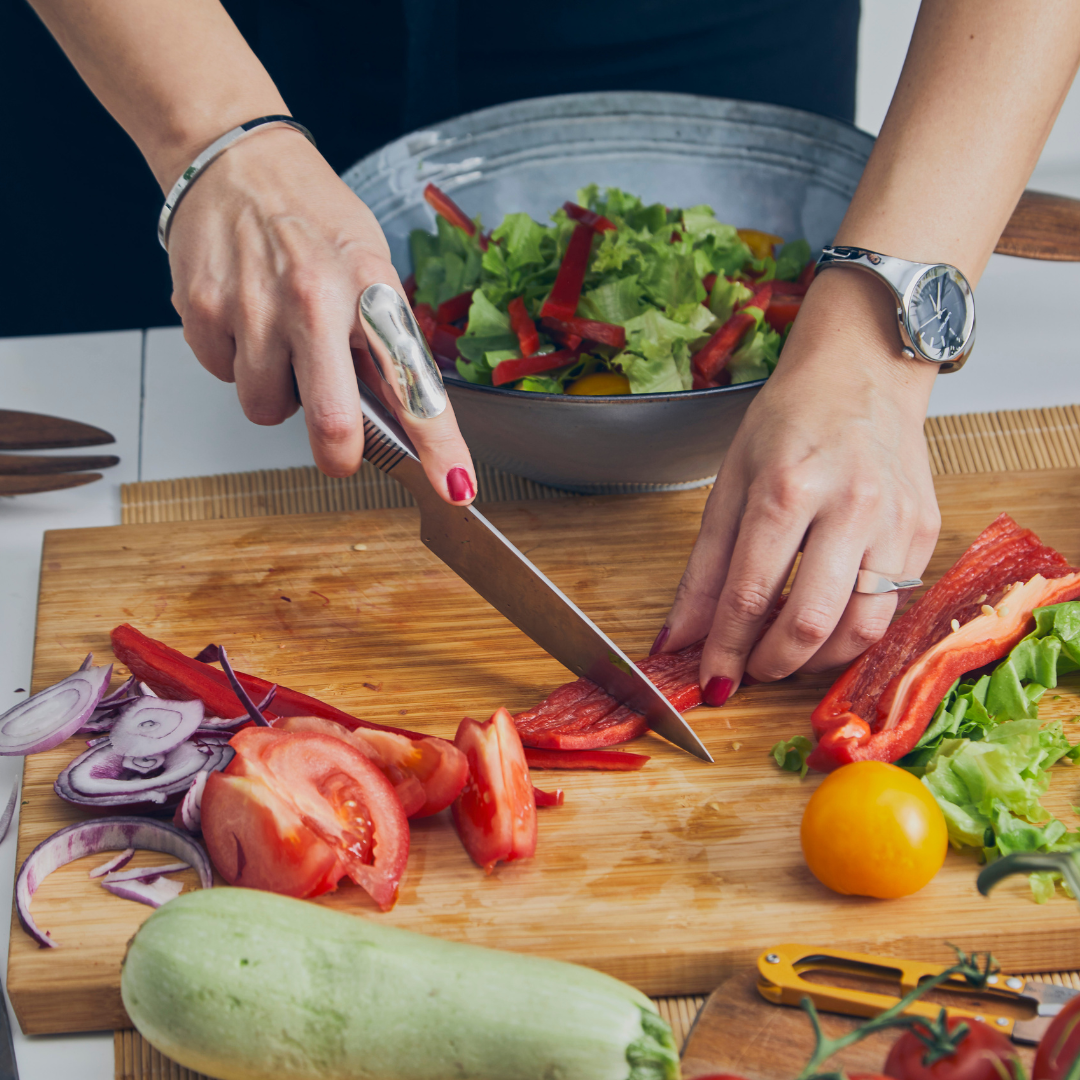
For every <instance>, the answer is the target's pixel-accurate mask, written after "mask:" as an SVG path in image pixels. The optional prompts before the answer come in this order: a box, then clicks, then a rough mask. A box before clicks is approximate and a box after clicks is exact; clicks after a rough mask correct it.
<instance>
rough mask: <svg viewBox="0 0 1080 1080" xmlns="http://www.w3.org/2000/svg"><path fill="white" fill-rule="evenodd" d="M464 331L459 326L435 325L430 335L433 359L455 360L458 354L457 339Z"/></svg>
mask: <svg viewBox="0 0 1080 1080" xmlns="http://www.w3.org/2000/svg"><path fill="white" fill-rule="evenodd" d="M464 333H465V331H464V330H462V329H461V327H460V326H443V325H439V326H436V327H435V333H434V334H432V336H431V353H432V355H433V356H434V357H435V359H436V360H449V361H454V360H456V359H457V358H458V356H459V353H458V347H457V339H458V338H459V337H461V335H462V334H464Z"/></svg>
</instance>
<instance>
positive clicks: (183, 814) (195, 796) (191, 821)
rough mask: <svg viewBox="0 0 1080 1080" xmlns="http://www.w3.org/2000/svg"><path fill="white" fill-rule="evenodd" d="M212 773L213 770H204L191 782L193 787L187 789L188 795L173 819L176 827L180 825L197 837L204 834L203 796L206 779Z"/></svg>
mask: <svg viewBox="0 0 1080 1080" xmlns="http://www.w3.org/2000/svg"><path fill="white" fill-rule="evenodd" d="M212 771H213V770H212V769H203V771H202V772H201V773H199V774H198V775H197V776H196V777H195V779H194V780H192V781H191V787H189V788H188V789H187V794H186V795H185V796H184V798H183V800H182V801H181V803H180V805H179V806H178V807H177V808H176V815H175V817H173V824H174V825H179V826H180V828H182V829H187V831H188V832H189V833H193V834H194V835H196V836H198V834H199V833H200V832H202V796H203V791H204V790H205V788H206V778H207V777H208V776H209V775H210V773H211V772H212Z"/></svg>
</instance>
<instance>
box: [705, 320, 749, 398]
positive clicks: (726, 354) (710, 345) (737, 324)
mask: <svg viewBox="0 0 1080 1080" xmlns="http://www.w3.org/2000/svg"><path fill="white" fill-rule="evenodd" d="M756 323H757V319H756V318H755V317H754V316H753V315H751V314H749V313H748V312H746V311H736V312H734V314H732V316H731V318H730V319H728V321H727V322H726V323H724V325H723V326H721V327H720V329H719V330H717V331H716V333H715V334H713V336H712V337H711V338H709V340H708V341H706V342H705V344H704V345H702V347H701V348H700V349H698V351H697V352H696V353H694V355H693V357H691V360H690V365H691V367H692V368H693V371H694V384H695V389H703V388H704V387H706V386H716V385H718V382H717V377H718V376H719V375H720V374H721V373H722V372H723V370H724V365H725V364H726V363H727V362H728V360H730V359H731V354H732V353H733V352H734V351H735V350H736V349H737V348H738V347H739V343H740V342H741V341H742V339H743V336H744V335H745V334H746V331H747V330H749V329H750V328H751V327H752V326H754V325H756ZM699 383H700V385H698V384H699Z"/></svg>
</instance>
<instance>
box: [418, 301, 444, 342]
mask: <svg viewBox="0 0 1080 1080" xmlns="http://www.w3.org/2000/svg"><path fill="white" fill-rule="evenodd" d="M413 315H415V316H416V322H417V324H418V325H419V327H420V332H421V333H422V334H423V335H424V337H425V338H426V339H427V343H428V345H430V344H431V342H432V339H433V338H434V337H435V328H436V327H437V326H438V325H439V320H438V319H437V318H436V317H435V309H434V308H433V307H432V306H431V305H430V304H417V305H416V307H414V308H413Z"/></svg>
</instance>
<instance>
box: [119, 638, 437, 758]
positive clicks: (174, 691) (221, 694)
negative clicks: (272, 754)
mask: <svg viewBox="0 0 1080 1080" xmlns="http://www.w3.org/2000/svg"><path fill="white" fill-rule="evenodd" d="M110 637H111V638H112V648H113V654H114V655H115V656H116V659H117V660H119V661H120V663H122V664H124V665H125V666H126V667H127V669H128V670H129V671H130V672H131V674H132V675H134V676H135V677H136V678H137V679H140V680H141V681H142V682H144V683H146V684H147V686H149V687H150V689H151V690H153V691H154V693H155V694H157V695H158V696H159V697H163V698H169V699H170V700H172V701H192V700H194V699H196V698H198V699H199V700H200V701H201V702H202V703H203V705H205V706H206V711H207V712H208V713H209V714H210V715H211V716H220V717H222V718H231V717H239V716H242V715H244V711H245V710H244V709H243V708H242V707H241V706H240V703H239V702H238V701H237V700H236V695H235V694H234V693H233V689H232V687H231V686H230V685H229V680H228V679H227V678H226V676H225V672H224V671H219V670H218V669H217V668H216V667H212V666H211V665H210V664H204V663H203V662H202V661H201V660H193V659H192V658H191V657H190V656H185V655H184V654H183V653H182V652H178V651H177V650H176V649H173V648H170V647H169V646H168V645H166V644H165V643H164V642H161V641H155V640H154V639H153V638H149V637H147V636H146V635H145V634H143V633H140V632H139V631H138V630H136V629H135V627H134V626H132V625H130V623H121V624H120V625H119V626H117V627H116V628H115V629H114V630H113V631H112V634H111V635H110ZM236 677H237V678H238V679H239V680H240V685H241V686H243V688H244V689H245V690H246V691H247V692H248V694H249V695H250V696H251V697H252V699H253V700H255V701H261V700H262V699H263V698H264V697H266V694H267V691H269V689H270V687H271V685H272V684H271V683H269V682H267V681H266V679H260V678H258V677H257V676H255V675H245V674H244V673H243V672H242V671H238V672H236ZM273 705H274V707H273V710H272V711H271V710H270V709H264V710H263V716H264V717H266V719H267V720H269V721H271V723H272V722H273V721H274V720H276V719H277V718H278V717H279V716H321V717H324V718H325V719H327V720H336V721H337V722H338V723H339V724H344V725H345V726H346V727H347V728H349V729H350V730H352V729H354V728H360V727H362V728H371V729H373V730H375V731H393V732H395V733H396V734H398V735H407V736H408V737H409V738H410V739H423V738H426V736H425V735H424V734H423V733H422V732H419V731H408V730H406V729H405V728H396V727H389V726H388V725H386V724H373V723H372V722H371V721H370V720H361V719H360V718H359V717H356V716H350V715H349V714H348V713H347V712H342V711H341V709H335V708H334V706H333V705H327V704H326V703H325V702H322V701H319V700H318V698H313V697H309V696H308V695H307V694H302V693H300V691H299V690H290V689H289V687H287V686H281V685H280V684H279V685H278V688H277V693H276V694H275V695H274V702H273Z"/></svg>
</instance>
